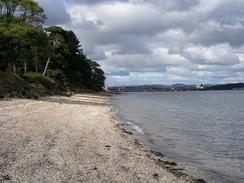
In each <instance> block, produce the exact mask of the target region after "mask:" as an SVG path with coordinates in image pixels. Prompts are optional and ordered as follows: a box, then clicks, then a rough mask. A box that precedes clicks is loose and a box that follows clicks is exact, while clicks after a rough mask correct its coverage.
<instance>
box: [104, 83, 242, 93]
mask: <svg viewBox="0 0 244 183" xmlns="http://www.w3.org/2000/svg"><path fill="white" fill-rule="evenodd" d="M242 89H243V90H244V83H232V84H222V85H209V84H205V85H200V86H197V85H187V84H182V83H177V84H173V85H139V86H117V87H109V88H108V90H109V91H111V92H157V91H162V92H163V91H198V90H242Z"/></svg>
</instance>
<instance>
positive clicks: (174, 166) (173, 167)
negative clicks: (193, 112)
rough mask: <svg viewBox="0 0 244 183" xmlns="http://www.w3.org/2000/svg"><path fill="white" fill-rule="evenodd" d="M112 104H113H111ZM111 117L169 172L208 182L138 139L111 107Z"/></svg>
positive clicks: (121, 130) (181, 178)
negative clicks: (191, 173)
mask: <svg viewBox="0 0 244 183" xmlns="http://www.w3.org/2000/svg"><path fill="white" fill-rule="evenodd" d="M111 105H112V104H111ZM110 116H111V119H112V120H113V121H114V123H115V124H116V127H117V128H118V129H119V130H120V132H119V133H122V134H124V137H125V138H126V139H127V140H129V141H130V142H131V141H134V144H135V148H138V147H139V148H141V150H142V151H145V152H146V153H148V154H146V158H151V159H153V160H154V161H155V164H157V165H158V166H160V167H162V168H163V169H165V170H166V171H168V172H169V173H172V174H174V175H175V176H176V177H177V178H179V179H180V180H184V181H186V182H193V183H207V182H206V181H205V180H204V179H201V178H196V177H194V176H192V175H190V172H187V171H186V169H185V167H181V166H180V165H179V164H178V163H177V162H176V161H172V160H171V159H170V158H168V157H167V156H166V155H164V154H163V153H161V152H159V151H157V150H154V149H153V148H151V147H149V146H148V145H146V144H144V142H142V141H141V140H139V139H138V137H137V136H136V135H135V134H134V133H133V132H131V131H130V130H128V129H126V128H125V127H124V126H125V125H126V124H125V123H123V122H121V120H120V119H118V117H117V116H116V113H115V112H114V111H113V109H112V107H111V111H110Z"/></svg>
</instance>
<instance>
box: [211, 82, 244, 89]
mask: <svg viewBox="0 0 244 183" xmlns="http://www.w3.org/2000/svg"><path fill="white" fill-rule="evenodd" d="M206 89H207V90H244V83H230V84H222V85H215V86H209V87H207V88H206Z"/></svg>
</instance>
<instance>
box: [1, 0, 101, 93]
mask: <svg viewBox="0 0 244 183" xmlns="http://www.w3.org/2000/svg"><path fill="white" fill-rule="evenodd" d="M45 19H46V16H45V14H44V11H43V8H42V7H40V6H39V5H38V3H37V2H35V1H34V0H0V71H4V72H8V73H12V74H14V75H19V76H22V75H26V74H28V73H34V72H35V73H38V74H40V75H43V76H48V77H51V78H53V79H55V80H58V81H60V83H62V84H64V85H65V84H66V85H71V86H73V87H77V88H87V89H92V90H102V89H103V87H104V82H105V76H104V72H103V71H102V69H101V68H100V66H99V65H98V64H97V63H96V62H95V61H92V60H90V59H88V58H87V56H86V55H85V54H84V52H83V50H82V49H81V45H80V42H79V40H78V38H77V37H76V35H75V34H74V32H72V31H67V30H64V29H63V28H61V27H57V26H51V27H47V28H43V26H42V24H43V23H44V21H45Z"/></svg>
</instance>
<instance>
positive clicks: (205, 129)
mask: <svg viewBox="0 0 244 183" xmlns="http://www.w3.org/2000/svg"><path fill="white" fill-rule="evenodd" d="M111 103H112V104H113V105H114V106H115V108H116V109H117V111H118V112H117V116H118V118H119V119H120V120H121V121H122V122H123V123H125V124H126V125H127V126H128V127H131V128H130V129H131V130H132V131H134V132H135V134H136V135H137V136H138V137H139V138H141V139H142V140H143V141H144V143H146V144H148V145H149V146H151V147H152V148H153V149H155V150H157V151H160V152H162V153H163V154H164V155H166V156H168V157H169V158H171V159H173V160H175V161H177V162H179V163H182V164H184V165H186V166H187V167H194V170H195V169H196V170H197V172H198V173H199V174H200V176H201V178H204V179H205V180H207V181H209V182H219V183H232V182H233V183H241V182H244V91H187V92H147V93H122V94H119V95H115V96H113V97H112V98H111Z"/></svg>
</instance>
